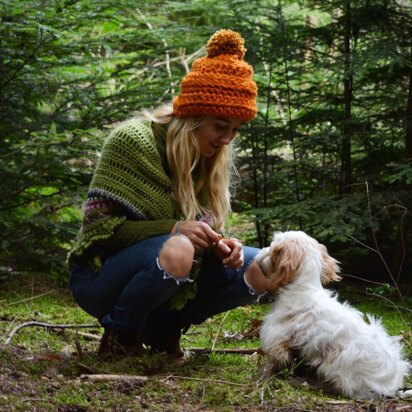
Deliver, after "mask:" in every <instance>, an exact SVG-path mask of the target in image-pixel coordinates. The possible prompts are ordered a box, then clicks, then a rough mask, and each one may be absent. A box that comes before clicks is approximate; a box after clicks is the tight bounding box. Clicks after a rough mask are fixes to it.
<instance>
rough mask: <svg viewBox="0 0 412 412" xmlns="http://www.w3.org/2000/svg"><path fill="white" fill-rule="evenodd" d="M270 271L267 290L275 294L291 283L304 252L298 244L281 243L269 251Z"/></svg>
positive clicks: (292, 242) (290, 242)
mask: <svg viewBox="0 0 412 412" xmlns="http://www.w3.org/2000/svg"><path fill="white" fill-rule="evenodd" d="M270 255H271V256H270V258H271V271H270V274H269V282H268V290H269V292H270V293H271V294H273V293H275V292H276V290H277V289H279V288H280V287H282V286H284V285H286V284H288V283H290V282H292V280H293V278H294V277H295V275H296V274H297V272H298V271H299V268H300V265H301V264H302V261H303V257H304V251H303V249H302V247H301V246H300V245H299V243H298V242H294V241H287V242H282V243H280V244H278V245H276V246H274V247H273V248H271V250H270Z"/></svg>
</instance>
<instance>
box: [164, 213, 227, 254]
mask: <svg viewBox="0 0 412 412" xmlns="http://www.w3.org/2000/svg"><path fill="white" fill-rule="evenodd" d="M176 232H178V233H181V234H182V235H185V236H187V237H188V238H189V239H190V241H191V242H192V244H193V246H194V247H195V248H196V249H205V248H207V247H209V246H212V245H213V244H215V243H217V242H218V241H219V239H220V238H221V236H220V235H219V233H217V232H215V231H214V230H213V229H212V228H211V227H210V226H209V225H208V224H207V223H204V222H198V221H195V220H185V221H179V222H177V223H176V224H175V225H174V226H173V228H172V231H171V233H176ZM229 251H230V250H227V253H228V252H229Z"/></svg>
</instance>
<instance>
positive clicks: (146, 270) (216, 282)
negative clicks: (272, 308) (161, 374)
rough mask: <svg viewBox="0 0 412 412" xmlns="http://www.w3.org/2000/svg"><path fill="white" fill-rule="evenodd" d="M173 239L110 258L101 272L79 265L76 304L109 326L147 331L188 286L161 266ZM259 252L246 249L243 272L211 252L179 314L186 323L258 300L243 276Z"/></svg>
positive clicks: (73, 275) (73, 281)
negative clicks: (153, 318) (160, 256)
mask: <svg viewBox="0 0 412 412" xmlns="http://www.w3.org/2000/svg"><path fill="white" fill-rule="evenodd" d="M169 237H170V235H163V236H156V237H151V238H148V239H145V240H142V241H140V242H137V243H135V244H133V245H131V246H129V247H128V248H126V249H124V250H122V251H120V252H118V253H116V254H114V255H112V256H109V257H108V258H107V259H106V260H105V261H104V263H103V266H102V269H101V270H100V272H99V273H96V272H95V271H93V269H92V268H91V267H90V265H89V264H88V263H86V262H83V263H74V264H73V265H72V267H71V270H70V287H71V290H72V294H73V297H74V299H75V301H76V302H77V304H78V305H79V306H80V307H81V308H82V309H83V310H85V311H86V312H87V313H89V314H90V315H92V316H94V317H96V318H97V319H99V321H100V323H101V324H102V325H103V326H105V327H108V328H111V329H113V330H118V331H121V330H142V328H143V327H144V325H145V323H146V322H147V319H148V317H149V316H150V314H152V313H153V312H154V311H155V310H157V309H159V308H160V307H162V305H164V304H165V303H166V302H167V301H168V299H170V298H171V297H172V296H173V294H174V293H175V292H176V291H177V289H178V288H179V287H181V286H182V284H183V282H182V280H180V281H177V280H176V279H175V278H173V277H171V276H170V275H168V274H167V273H165V271H164V270H163V269H162V268H161V267H160V266H159V264H158V260H157V258H158V254H159V251H160V249H161V248H162V246H163V244H164V242H165V241H166V240H167V239H169ZM258 252H259V249H256V248H253V247H247V246H245V247H244V260H245V263H244V265H243V267H242V268H241V269H238V270H234V269H231V268H228V267H225V266H223V265H222V262H221V261H220V260H219V259H218V258H217V257H216V256H215V255H214V254H213V253H206V254H205V257H204V258H203V261H202V264H201V267H200V271H199V274H198V277H197V294H196V297H195V298H194V299H192V300H189V301H188V303H186V305H185V306H184V307H183V309H182V310H181V311H180V314H181V315H182V316H184V318H185V319H186V320H187V322H188V323H193V324H199V323H201V322H203V321H204V320H206V319H207V318H209V317H211V316H213V315H215V314H217V313H221V312H224V311H227V310H229V309H232V308H235V307H238V306H242V305H246V304H249V303H251V302H252V301H253V300H254V299H256V298H257V297H258V294H257V293H255V292H254V291H253V290H251V289H250V288H249V287H248V286H247V285H246V283H245V281H244V273H245V271H246V269H247V268H248V267H249V265H250V264H251V263H252V262H253V260H254V258H255V256H256V255H257V253H258ZM183 281H184V280H183Z"/></svg>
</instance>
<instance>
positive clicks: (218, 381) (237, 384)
mask: <svg viewBox="0 0 412 412" xmlns="http://www.w3.org/2000/svg"><path fill="white" fill-rule="evenodd" d="M152 379H156V378H152ZM169 379H186V380H192V381H198V382H207V383H223V384H225V385H233V386H241V387H245V386H249V385H248V384H244V383H236V382H230V381H223V380H220V379H202V378H193V377H191V376H180V375H170V376H166V378H163V379H162V380H164V381H167V380H169Z"/></svg>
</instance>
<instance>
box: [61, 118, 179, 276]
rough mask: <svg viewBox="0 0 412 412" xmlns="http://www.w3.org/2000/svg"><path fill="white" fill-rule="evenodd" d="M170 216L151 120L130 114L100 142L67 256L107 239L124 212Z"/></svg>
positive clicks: (172, 208)
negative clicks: (81, 217) (77, 229)
mask: <svg viewBox="0 0 412 412" xmlns="http://www.w3.org/2000/svg"><path fill="white" fill-rule="evenodd" d="M116 205H117V206H116ZM125 211H126V213H125ZM175 217H176V205H175V202H174V200H173V198H172V196H171V182H170V178H169V176H168V175H167V174H166V172H165V171H164V169H163V167H162V160H161V157H160V154H159V152H158V150H157V147H156V142H155V138H154V135H153V131H152V128H151V122H150V120H138V119H133V120H130V121H128V122H126V123H124V124H123V125H121V126H119V127H118V128H116V129H115V130H114V131H113V132H112V133H111V134H110V136H109V137H108V139H107V140H106V142H105V145H104V147H103V150H102V154H101V157H100V159H99V162H98V164H97V167H96V170H95V173H94V176H93V179H92V182H91V185H90V188H89V191H88V201H87V202H86V206H85V214H84V220H83V225H82V228H81V229H80V232H79V234H78V237H77V240H76V242H75V244H74V246H73V248H72V250H71V251H70V253H69V256H68V262H69V264H70V263H71V262H72V260H73V259H74V258H75V257H81V256H83V255H84V254H85V253H86V252H87V251H88V250H89V249H91V248H92V247H93V246H94V245H95V244H97V243H98V242H99V241H102V240H106V239H109V238H110V237H111V236H113V234H114V233H115V231H116V229H117V228H118V227H119V226H120V225H121V224H122V223H124V222H125V220H126V219H127V218H131V219H137V220H142V219H143V220H146V219H147V220H163V219H174V218H175ZM95 266H97V268H98V266H99V265H98V264H97V265H95Z"/></svg>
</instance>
